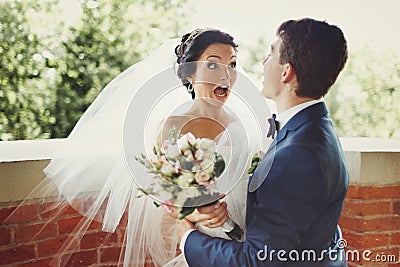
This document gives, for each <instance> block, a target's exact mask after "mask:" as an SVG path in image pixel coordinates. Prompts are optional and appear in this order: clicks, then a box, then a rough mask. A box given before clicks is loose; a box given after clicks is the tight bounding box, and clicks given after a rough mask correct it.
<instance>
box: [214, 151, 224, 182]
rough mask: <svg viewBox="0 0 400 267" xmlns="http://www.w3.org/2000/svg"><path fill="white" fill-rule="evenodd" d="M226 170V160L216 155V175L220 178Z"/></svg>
mask: <svg viewBox="0 0 400 267" xmlns="http://www.w3.org/2000/svg"><path fill="white" fill-rule="evenodd" d="M224 170H225V160H224V158H223V157H222V156H221V155H219V154H215V163H214V174H215V176H216V177H219V176H220V175H221V174H222V173H223V172H224Z"/></svg>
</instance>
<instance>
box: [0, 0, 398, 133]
mask: <svg viewBox="0 0 400 267" xmlns="http://www.w3.org/2000/svg"><path fill="white" fill-rule="evenodd" d="M59 2H60V0H29V1H22V0H3V1H1V2H0V83H1V84H0V85H1V88H0V140H20V139H38V138H63V137H66V136H68V134H69V133H70V131H71V130H72V128H73V126H74V125H75V123H76V122H77V120H78V119H79V117H80V116H81V115H82V113H83V112H84V111H85V110H86V109H87V107H88V106H89V105H90V103H91V102H92V101H93V100H94V99H95V97H96V96H97V95H98V94H99V93H100V91H101V89H102V88H104V86H105V85H106V84H107V83H108V82H110V81H111V80H112V79H113V78H114V77H116V76H117V75H118V74H119V73H121V72H122V71H123V70H125V69H126V68H128V67H129V66H131V65H133V64H134V63H136V62H138V61H140V60H141V59H143V58H144V57H145V56H147V55H148V54H149V53H150V52H151V51H153V50H154V49H155V48H156V47H158V46H159V45H160V44H161V43H163V42H164V41H165V40H167V39H169V38H174V37H179V36H181V35H182V34H183V33H184V32H186V31H187V30H186V28H185V27H186V24H187V21H186V20H187V18H188V17H187V14H191V12H192V9H191V8H192V6H191V4H190V3H189V1H176V0H146V1H145V0H135V1H131V0H101V1H94V0H82V1H81V7H80V10H77V11H76V12H77V13H80V14H79V21H78V23H76V24H74V26H69V25H70V24H68V25H66V23H65V21H64V20H61V19H60V17H61V15H60V12H61V11H62V10H60V9H62V8H60V6H59ZM199 26H206V25H199ZM232 34H234V32H232ZM239 43H240V47H239V61H240V62H241V65H242V66H243V67H244V69H245V70H246V71H247V72H248V73H249V75H250V76H251V78H252V79H253V80H254V81H255V83H256V85H257V86H259V87H261V86H262V64H261V62H262V60H263V59H264V57H265V56H266V55H267V53H268V49H269V43H270V41H269V40H265V38H264V37H262V38H259V39H257V40H243V41H240V42H239ZM325 101H326V102H327V104H328V108H329V111H330V115H331V117H332V119H333V122H334V124H335V126H336V129H337V131H338V134H339V135H340V136H369V137H383V138H396V139H399V138H400V130H399V128H400V127H399V126H400V125H399V124H400V106H399V105H398V102H400V58H399V56H398V55H397V54H395V53H391V52H390V51H388V52H385V53H380V52H378V51H376V50H372V49H370V48H368V47H364V48H359V49H357V50H350V57H349V61H348V64H347V65H346V67H345V69H344V71H343V72H342V73H341V74H340V76H339V79H338V81H337V82H336V83H335V85H334V86H333V88H332V89H331V91H330V92H329V93H328V95H327V96H326V98H325Z"/></svg>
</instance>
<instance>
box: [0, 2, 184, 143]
mask: <svg viewBox="0 0 400 267" xmlns="http://www.w3.org/2000/svg"><path fill="white" fill-rule="evenodd" d="M81 3H82V4H81V8H82V15H81V17H80V23H79V25H77V26H73V27H69V28H66V27H65V25H64V24H63V22H57V20H55V19H54V17H55V16H57V4H58V0H46V1H45V0H30V1H29V2H25V1H15V0H6V1H2V2H0V10H1V17H0V36H2V38H1V39H0V49H1V50H0V59H1V63H0V64H1V72H0V79H1V90H0V139H1V140H18V139H35V138H63V137H66V136H68V134H69V133H70V131H71V130H72V128H73V126H74V125H75V123H76V122H77V120H78V119H79V117H80V116H81V115H82V113H83V112H84V111H85V110H86V109H87V107H88V106H89V105H90V103H91V102H92V101H93V100H94V99H95V97H96V96H97V95H98V94H99V93H100V91H101V89H102V88H103V87H104V86H105V85H106V84H107V83H108V82H110V81H111V80H112V78H114V77H116V76H117V75H118V74H119V73H121V72H122V71H123V70H125V69H126V68H128V67H129V66H131V65H132V64H134V63H136V62H138V61H140V60H141V59H142V58H143V57H145V56H146V55H147V54H149V53H150V52H151V51H153V50H154V49H155V48H156V47H158V46H159V45H160V44H161V43H162V42H164V41H165V40H166V39H169V38H173V37H178V36H180V35H181V34H182V26H183V25H185V16H183V14H184V13H185V8H187V6H188V5H186V3H185V1H173V0H172V1H169V0H163V1H158V0H150V1H144V0H137V1H130V0H112V1H93V0H88V1H81ZM43 13H44V15H45V16H40V14H42V15H43ZM43 17H44V18H47V21H46V20H44V21H43V20H41V21H39V20H40V19H39V18H43ZM35 22H36V23H37V24H39V26H41V27H42V28H43V25H46V26H47V27H46V29H45V30H43V29H42V30H41V32H40V33H39V34H38V33H35V30H33V29H32V28H33V27H34V26H33V27H31V28H30V27H29V25H35Z"/></svg>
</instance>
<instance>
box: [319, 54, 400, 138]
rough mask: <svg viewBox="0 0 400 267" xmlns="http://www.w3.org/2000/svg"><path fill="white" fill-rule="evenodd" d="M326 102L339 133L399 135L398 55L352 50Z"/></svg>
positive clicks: (376, 135) (399, 62)
mask: <svg viewBox="0 0 400 267" xmlns="http://www.w3.org/2000/svg"><path fill="white" fill-rule="evenodd" d="M327 102H328V106H329V110H330V113H331V116H332V119H333V122H334V124H335V127H336V129H337V131H338V133H339V135H340V136H368V137H383V138H395V139H400V105H399V102H400V57H399V56H398V55H396V54H395V53H394V52H392V51H386V52H384V53H381V54H378V53H377V52H375V51H373V50H371V49H370V48H368V47H364V48H363V49H360V50H358V51H354V52H353V53H352V54H350V58H349V61H348V64H347V66H346V67H345V69H344V71H343V73H342V74H341V76H340V77H339V79H338V81H337V83H336V84H335V85H334V87H333V88H332V90H331V92H330V93H329V94H328V96H327Z"/></svg>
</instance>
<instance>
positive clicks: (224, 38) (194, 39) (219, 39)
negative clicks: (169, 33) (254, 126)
mask: <svg viewBox="0 0 400 267" xmlns="http://www.w3.org/2000/svg"><path fill="white" fill-rule="evenodd" d="M215 43H221V44H228V45H231V46H232V47H233V48H235V49H236V48H237V47H238V44H237V43H236V42H235V40H234V38H233V37H232V36H231V35H230V34H228V33H226V32H222V31H220V30H216V29H209V28H205V29H202V28H199V29H195V30H193V31H192V32H189V33H186V34H185V35H183V36H182V39H181V43H180V44H179V45H178V46H176V48H175V54H176V56H177V60H176V62H177V63H178V64H179V67H178V70H177V75H178V77H179V79H181V81H182V84H183V85H184V86H185V87H186V88H187V89H189V86H191V85H190V82H189V80H188V79H187V77H189V76H190V75H192V74H193V73H194V72H195V71H196V64H184V63H187V62H194V61H197V60H198V59H199V58H200V56H201V54H202V53H203V52H204V50H206V49H207V47H208V46H210V45H212V44H215ZM188 91H189V90H188ZM189 93H191V95H192V99H194V98H195V93H194V90H192V91H191V92H189Z"/></svg>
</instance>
